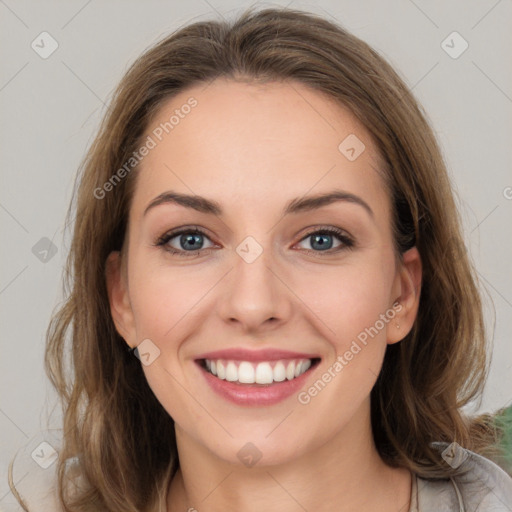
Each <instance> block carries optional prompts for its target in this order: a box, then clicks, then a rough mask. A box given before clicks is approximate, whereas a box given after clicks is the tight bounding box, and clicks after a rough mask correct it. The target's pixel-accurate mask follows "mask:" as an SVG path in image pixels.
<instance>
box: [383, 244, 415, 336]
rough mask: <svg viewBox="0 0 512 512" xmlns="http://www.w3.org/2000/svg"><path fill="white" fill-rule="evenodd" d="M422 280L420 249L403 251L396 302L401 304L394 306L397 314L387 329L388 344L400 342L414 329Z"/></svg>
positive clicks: (396, 280)
mask: <svg viewBox="0 0 512 512" xmlns="http://www.w3.org/2000/svg"><path fill="white" fill-rule="evenodd" d="M421 280H422V264H421V257H420V253H419V251H418V249H417V248H416V247H413V248H412V249H409V250H408V251H406V252H404V253H403V255H402V261H401V262H400V267H399V271H398V273H397V276H396V278H395V283H394V288H393V291H394V293H395V295H394V297H396V298H395V301H394V303H395V304H396V303H398V304H399V305H398V306H397V307H394V310H395V311H396V315H395V317H394V319H393V320H392V321H391V322H390V324H389V327H388V330H387V335H388V344H393V343H397V342H399V341H400V340H402V339H403V338H405V336H407V334H409V332H410V330H411V329H412V326H413V325H414V321H415V320H416V315H417V314H418V308H419V304H420V293H421Z"/></svg>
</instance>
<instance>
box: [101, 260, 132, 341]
mask: <svg viewBox="0 0 512 512" xmlns="http://www.w3.org/2000/svg"><path fill="white" fill-rule="evenodd" d="M105 279H106V285H107V292H108V298H109V303H110V314H111V315H112V320H113V321H114V324H115V326H116V330H117V332H118V333H119V334H120V335H121V336H122V337H123V338H124V340H125V341H126V343H127V344H128V345H129V346H130V347H132V348H133V347H135V346H136V344H135V322H134V319H133V312H132V308H131V304H130V299H129V295H128V287H127V284H126V276H124V275H123V269H122V260H121V254H120V252H119V251H114V252H111V253H110V254H109V255H108V257H107V261H106V265H105Z"/></svg>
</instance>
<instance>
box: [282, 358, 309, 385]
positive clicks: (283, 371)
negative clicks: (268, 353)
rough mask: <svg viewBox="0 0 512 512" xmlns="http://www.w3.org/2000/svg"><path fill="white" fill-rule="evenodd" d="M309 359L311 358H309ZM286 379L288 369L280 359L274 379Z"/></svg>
mask: <svg viewBox="0 0 512 512" xmlns="http://www.w3.org/2000/svg"><path fill="white" fill-rule="evenodd" d="M308 361H309V359H308ZM285 379H286V370H285V369H284V364H283V363H281V361H279V362H278V363H277V364H276V365H275V366H274V380H275V381H276V382H283V380H285Z"/></svg>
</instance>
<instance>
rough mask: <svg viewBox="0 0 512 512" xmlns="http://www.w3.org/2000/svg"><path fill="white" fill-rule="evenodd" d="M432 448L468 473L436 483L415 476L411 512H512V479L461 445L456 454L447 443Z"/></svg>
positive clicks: (490, 462)
mask: <svg viewBox="0 0 512 512" xmlns="http://www.w3.org/2000/svg"><path fill="white" fill-rule="evenodd" d="M452 444H454V443H452ZM433 445H434V446H435V447H437V448H438V449H439V450H440V451H442V453H443V454H445V455H444V456H443V458H444V459H445V460H447V462H448V461H450V462H452V463H453V466H454V467H460V468H461V469H463V470H466V469H467V472H466V473H465V474H464V475H463V476H460V477H453V478H450V479H446V480H436V481H434V480H428V479H424V478H421V477H419V476H418V475H413V478H412V494H411V507H410V508H409V512H452V511H454V512H512V477H510V476H509V475H508V474H507V473H506V472H505V471H504V470H503V469H501V467H499V466H498V465H497V464H495V463H494V462H492V461H490V460H489V459H486V458H485V457H482V456H481V455H478V454H476V453H474V452H472V451H470V450H466V449H465V448H462V447H461V446H459V445H457V446H456V448H455V450H454V451H453V450H450V447H451V446H452V445H449V444H448V443H433ZM454 452H455V453H454ZM450 456H451V457H450Z"/></svg>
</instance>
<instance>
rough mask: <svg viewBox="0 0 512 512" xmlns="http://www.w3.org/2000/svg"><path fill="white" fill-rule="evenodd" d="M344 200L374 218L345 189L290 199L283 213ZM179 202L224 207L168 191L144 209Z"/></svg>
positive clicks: (201, 208)
mask: <svg viewBox="0 0 512 512" xmlns="http://www.w3.org/2000/svg"><path fill="white" fill-rule="evenodd" d="M338 201H344V202H347V203H352V204H357V205H359V206H362V207H363V208H364V209H365V210H366V212H367V213H368V214H369V215H370V217H372V219H373V218H374V213H373V210H372V209H371V208H370V206H369V205H368V203H366V202H365V201H364V200H363V199H361V198H360V197H359V196H356V195H354V194H352V193H350V192H346V191H344V190H333V191H331V192H324V193H321V194H316V195H312V196H304V197H298V198H296V199H292V200H291V201H289V202H288V203H287V204H286V206H285V207H284V209H283V215H289V214H297V213H302V212H307V211H311V210H316V209H318V208H322V207H324V206H327V205H330V204H332V203H335V202H338ZM169 203H171V204H178V205H180V206H183V207H185V208H191V209H193V210H196V211H198V212H200V213H206V214H210V215H217V216H221V215H222V213H223V212H222V207H221V205H220V204H219V203H218V202H217V201H213V200H211V199H206V198H205V197H201V196H197V195H187V194H180V193H178V192H173V191H167V192H163V193H162V194H160V195H158V196H157V197H155V198H154V199H153V200H152V201H151V202H150V203H149V204H148V206H147V207H146V209H145V210H144V214H143V215H146V214H147V213H148V211H149V210H151V209H152V208H155V207H156V206H158V205H161V204H169Z"/></svg>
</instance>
